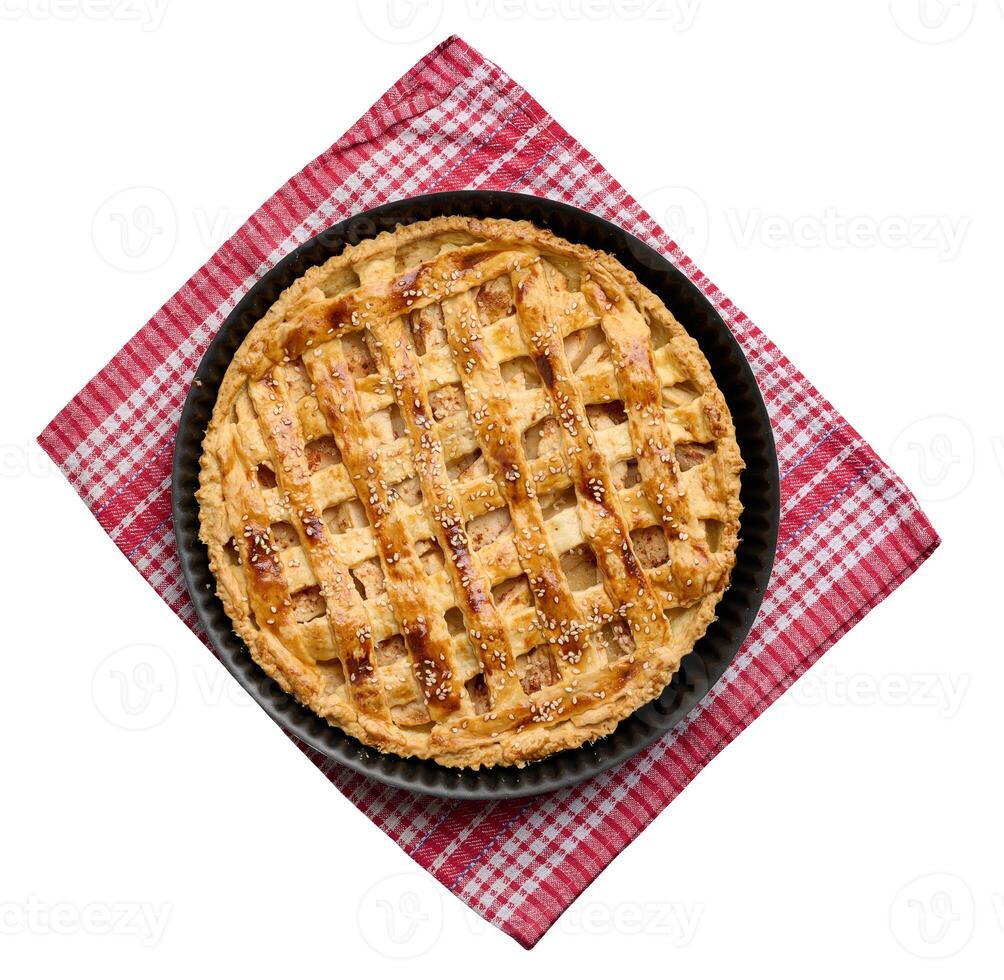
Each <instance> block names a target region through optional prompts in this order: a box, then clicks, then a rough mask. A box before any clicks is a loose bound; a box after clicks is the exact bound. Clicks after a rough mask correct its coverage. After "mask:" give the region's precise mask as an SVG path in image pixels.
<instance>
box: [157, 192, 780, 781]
mask: <svg viewBox="0 0 1004 980" xmlns="http://www.w3.org/2000/svg"><path fill="white" fill-rule="evenodd" d="M449 214H462V215H471V216H476V217H495V218H511V219H516V220H518V219H527V220H529V221H532V222H534V224H536V225H538V226H540V227H543V228H549V229H550V230H551V231H553V232H554V233H555V234H557V235H560V236H561V237H563V238H567V239H568V240H569V241H573V242H582V243H584V244H586V245H590V246H592V247H593V248H597V249H603V250H604V251H607V252H611V253H612V254H614V255H616V256H617V258H618V259H619V260H620V261H621V262H622V263H623V264H624V265H625V266H626V267H627V268H628V269H631V270H632V271H633V272H634V273H635V274H636V275H637V276H638V278H639V280H641V282H642V283H644V284H645V285H646V286H648V287H649V288H650V289H651V290H652V291H653V292H655V293H656V294H657V295H659V296H660V297H661V298H662V299H663V301H664V302H665V303H666V305H667V306H668V307H669V309H670V310H672V312H673V314H674V315H675V316H676V318H677V319H678V320H679V321H680V322H681V323H682V324H683V325H684V327H685V328H686V329H687V331H688V332H689V333H690V334H691V336H693V337H694V338H695V339H696V340H697V342H698V343H699V344H700V346H701V349H702V350H703V351H704V354H705V356H706V357H707V359H708V361H709V363H710V364H711V370H712V373H713V374H714V376H715V380H716V381H717V383H718V386H719V387H720V388H721V390H722V392H723V394H724V395H725V399H726V401H727V402H728V404H729V407H730V409H731V411H732V416H733V418H734V420H735V426H736V437H737V439H738V442H739V448H740V450H741V451H742V455H743V459H744V460H745V461H746V470H745V472H744V474H743V478H742V492H741V499H742V503H743V507H744V510H743V517H742V527H741V531H740V535H741V538H742V541H741V544H740V545H739V551H738V554H737V557H736V566H735V570H734V572H733V575H732V585H731V587H730V588H729V590H728V591H727V592H726V593H725V596H724V597H723V599H722V601H721V603H720V604H719V606H718V610H717V613H718V618H717V620H716V621H715V622H714V623H712V625H711V626H710V627H709V629H708V631H707V634H706V635H705V636H704V637H703V638H702V639H701V640H700V641H698V643H697V645H696V646H695V647H694V650H693V652H692V653H690V654H689V655H688V656H687V657H685V658H684V660H683V663H682V666H681V668H680V670H679V671H678V672H677V674H676V676H674V677H673V679H672V681H671V682H670V683H669V685H668V686H667V687H666V689H665V690H664V691H663V692H662V694H661V695H660V696H659V697H658V698H656V699H655V700H654V701H652V702H650V703H649V704H647V705H645V706H643V707H642V708H639V709H638V710H637V711H635V712H634V714H632V715H631V716H630V717H628V718H626V719H625V720H624V721H622V722H621V723H620V725H619V726H618V727H617V729H616V730H615V731H614V732H613V733H612V734H610V735H608V736H606V737H605V738H602V739H599V740H598V741H596V742H594V743H593V744H591V745H584V746H581V747H580V748H577V749H570V750H568V751H565V752H559V753H556V754H555V755H552V756H550V757H548V758H546V759H543V760H541V761H539V762H534V763H530V764H529V765H527V766H525V767H523V768H522V769H519V768H516V767H514V766H506V767H496V768H494V769H481V770H470V769H462V770H456V769H448V768H446V767H443V766H439V765H437V764H436V763H434V762H429V761H424V760H418V759H403V758H399V757H398V756H394V755H385V754H382V753H380V752H377V751H375V750H373V749H370V748H368V747H367V746H365V745H362V744H361V743H360V742H358V741H357V740H356V739H354V738H351V737H350V736H348V735H346V734H344V733H343V732H342V731H341V730H340V729H338V728H334V727H332V726H331V725H328V724H327V723H326V722H324V721H322V720H321V719H320V718H318V716H317V715H315V714H314V713H313V712H312V711H310V710H309V709H308V708H305V707H303V706H302V705H301V704H299V702H297V701H296V700H295V699H294V698H293V697H292V696H290V695H288V694H286V693H285V692H284V691H283V690H282V689H281V688H280V687H279V685H278V684H276V683H275V682H273V681H272V680H270V679H269V678H268V677H267V676H266V675H265V674H264V672H263V671H262V670H261V668H259V667H258V665H257V664H255V663H254V661H253V660H252V659H251V655H250V653H249V652H248V649H247V647H246V646H245V645H244V643H243V641H242V640H241V639H240V638H239V637H237V636H236V635H235V634H234V632H233V628H232V625H231V623H230V620H229V618H228V617H227V615H226V613H225V612H224V611H223V605H222V603H221V602H220V601H219V599H217V597H216V595H215V587H214V585H215V583H214V581H213V576H212V575H211V573H210V571H209V558H208V555H207V552H206V548H205V546H204V545H203V544H202V543H201V542H200V541H199V515H198V507H197V506H196V503H195V489H196V487H197V486H198V476H199V456H200V454H201V444H202V437H203V433H204V431H205V428H206V426H207V425H208V423H209V419H210V416H211V414H212V411H213V405H214V404H215V402H216V394H217V391H218V389H219V385H220V382H221V381H222V379H223V374H224V372H225V371H226V369H227V366H228V365H229V364H230V361H231V359H232V358H233V355H234V352H235V351H236V350H237V348H238V347H239V346H240V343H241V341H242V340H243V339H244V337H245V336H246V334H247V333H248V331H249V330H250V329H251V327H252V326H254V324H255V323H256V322H257V321H258V320H259V319H260V318H261V317H262V316H263V314H264V313H265V311H266V310H267V309H268V308H269V306H271V304H272V303H273V302H274V301H275V299H276V298H277V297H278V296H279V294H280V293H281V292H282V290H283V289H285V288H286V287H287V286H289V285H290V284H291V283H292V282H293V281H294V280H295V279H298V278H299V277H300V276H302V275H303V274H304V273H305V272H306V271H307V269H309V268H310V267H311V266H315V265H319V264H321V263H322V262H324V261H325V260H326V259H328V258H330V257H331V256H333V255H337V254H338V253H340V252H341V251H342V249H343V248H344V247H345V246H346V245H354V244H357V243H358V242H360V241H362V240H363V239H366V238H372V237H373V236H375V235H376V234H378V233H379V232H381V231H384V230H390V229H393V228H394V227H396V226H397V225H398V224H410V223H411V222H414V221H421V220H425V219H427V218H434V217H438V216H440V215H449ZM196 378H197V379H198V381H199V382H200V383H199V384H197V385H193V386H192V388H191V390H190V391H189V393H188V398H187V400H186V401H185V407H184V410H183V411H182V414H181V423H180V425H179V427H178V436H177V443H176V447H175V454H174V475H173V481H172V508H173V516H174V533H175V537H176V540H177V543H178V552H179V555H180V558H181V564H182V568H183V570H184V575H185V581H186V584H187V585H188V591H189V593H190V594H191V596H192V602H193V603H194V604H195V609H196V612H197V613H198V617H199V621H200V622H201V624H202V626H203V628H204V629H205V631H206V635H207V636H208V638H209V641H210V643H211V644H212V646H213V648H214V649H215V651H216V653H217V655H218V656H219V658H220V659H221V660H222V661H223V663H224V664H225V665H226V666H227V669H228V670H229V671H230V672H231V673H232V674H233V675H234V677H236V678H237V680H238V681H239V682H240V683H241V684H242V685H243V686H244V688H245V689H246V690H247V691H248V692H249V693H250V694H251V695H252V697H254V698H255V699H256V700H257V701H258V703H259V704H260V705H261V706H262V707H263V708H264V709H265V710H266V711H267V712H268V713H269V715H271V717H272V718H273V719H274V720H275V721H276V722H278V723H279V724H280V725H282V726H283V728H285V729H286V730H287V731H288V732H290V733H292V734H293V735H295V736H296V737H297V738H299V739H301V740H302V741H304V742H305V743H307V744H308V745H310V746H311V747H313V748H314V749H316V750H317V751H318V752H321V753H323V754H324V755H325V756H327V757H328V758H330V759H333V760H334V761H335V762H339V763H341V764H342V765H345V766H348V767H349V768H351V769H354V770H356V771H357V772H360V773H363V774H365V775H367V776H370V777H372V778H373V779H377V780H380V781H381V782H383V783H387V784H389V785H391V786H396V787H399V788H402V789H408V790H414V791H416V792H420V793H431V794H434V795H436V796H446V797H452V798H455V799H479V800H488V799H505V798H510V797H518V796H529V795H532V794H536V793H545V792H548V791H550V790H555V789H560V788H562V787H565V786H569V785H571V784H573V783H577V782H579V781H580V780H583V779H588V778H589V777H590V776H595V775H596V774H597V773H600V772H602V771H603V770H605V769H609V768H610V767H612V766H616V765H617V764H618V763H621V762H623V761H624V760H625V759H627V758H628V757H629V756H631V755H633V754H634V753H635V752H638V751H639V750H640V749H643V748H644V747H645V746H647V745H649V744H650V743H651V742H653V741H654V740H655V739H657V738H659V736H661V735H663V734H664V733H666V732H668V731H669V730H670V729H671V728H672V727H673V726H674V725H676V724H677V723H679V722H680V721H681V719H683V718H684V717H685V716H686V715H687V713H688V712H689V711H690V710H691V709H692V708H693V707H694V706H695V705H696V704H697V703H698V702H699V701H700V700H701V698H703V697H704V696H705V695H706V694H707V693H708V691H709V690H710V689H711V687H712V686H713V685H714V683H715V682H716V681H717V680H718V679H719V678H720V677H721V676H722V674H723V673H724V671H725V668H726V667H727V666H728V665H729V663H730V662H731V661H732V658H733V657H734V656H735V654H736V651H737V650H738V649H739V647H740V645H741V644H742V642H743V640H744V639H745V638H746V634H747V633H748V632H749V630H750V627H751V626H752V625H753V620H754V618H755V616H756V613H757V610H758V609H759V608H760V602H761V600H762V598H763V594H764V589H765V588H766V587H767V582H768V580H769V578H770V572H771V567H772V565H773V561H774V551H775V548H776V545H777V529H778V513H779V506H780V500H779V479H778V468H777V456H776V453H775V450H774V437H773V434H772V432H771V427H770V420H769V418H768V416H767V410H766V408H765V406H764V403H763V398H762V397H761V395H760V390H759V388H758V387H757V383H756V380H755V379H754V376H753V372H752V370H751V369H750V366H749V364H748V363H747V361H746V359H745V357H744V356H743V353H742V351H741V349H740V347H739V345H738V343H737V342H736V340H735V338H734V337H733V335H732V333H731V331H730V330H729V328H728V327H727V326H726V325H725V323H724V321H723V320H722V318H721V317H720V316H719V315H718V313H717V312H716V311H715V309H714V307H713V306H712V305H711V303H710V302H709V301H708V300H707V299H706V298H705V297H704V296H703V294H702V293H701V292H700V290H699V289H697V287H696V286H694V285H693V283H691V282H690V280H689V279H687V277H686V276H685V275H684V274H683V273H682V272H680V271H679V270H678V269H676V268H675V267H674V266H673V265H672V264H671V263H670V262H668V261H667V260H666V259H665V258H663V257H662V256H661V255H659V253H658V252H655V251H653V250H652V249H651V248H649V247H648V246H647V245H644V244H642V242H640V241H639V240H638V239H637V238H635V237H634V236H633V235H630V234H628V233H627V232H626V231H624V230H622V229H621V228H618V227H616V226H615V225H613V224H611V223H610V222H608V221H604V220H603V219H602V218H598V217H596V216H595V215H592V214H589V213H587V212H585V211H581V210H579V209H578V208H574V207H571V206H569V205H567V204H562V203H559V202H557V201H551V200H548V199H546V198H538V197H531V196H529V195H526V194H510V193H505V192H501V191H449V192H446V193H442V194H428V195H425V196H422V197H415V198H410V199H408V200H403V201H395V202H392V203H390V204H385V205H382V206H381V207H378V208H374V209H373V210H371V211H366V212H364V213H362V214H358V215H356V216H355V217H353V218H349V219H348V220H346V221H342V222H339V223H338V224H337V225H335V226H334V227H332V228H329V229H328V230H327V231H324V232H322V233H321V234H319V235H317V236H316V237H314V238H312V239H311V240H310V241H308V242H306V243H304V244H303V245H301V246H300V247H299V248H297V249H295V250H294V251H293V252H291V253H290V254H289V255H287V256H286V257H285V258H284V259H282V261H280V262H279V263H278V264H277V265H276V266H275V267H274V268H273V269H271V270H270V271H269V272H267V273H266V274H265V275H264V276H263V277H262V278H261V279H260V280H259V281H258V282H257V283H255V285H254V286H252V287H251V289H249V290H248V293H247V295H246V296H244V298H243V299H241V301H240V302H239V303H238V304H237V306H236V308H235V309H234V311H233V312H232V313H231V314H230V316H228V317H227V319H226V320H225V321H224V323H223V325H222V326H221V327H220V329H219V332H218V333H217V335H216V336H215V337H214V338H213V340H212V342H211V343H210V344H209V348H208V350H207V351H206V354H205V356H204V357H203V359H202V363H201V364H200V365H199V369H198V371H197V372H196Z"/></svg>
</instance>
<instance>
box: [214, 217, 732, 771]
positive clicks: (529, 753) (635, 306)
mask: <svg viewBox="0 0 1004 980" xmlns="http://www.w3.org/2000/svg"><path fill="white" fill-rule="evenodd" d="M742 466H743V464H742V459H741V458H740V455H739V448H738V446H737V445H736V441H735V430H734V428H733V425H732V419H731V417H730V415H729V410H728V407H727V406H726V404H725V401H724V399H723V398H722V395H721V393H720V391H719V390H718V388H717V387H716V385H715V382H714V379H713V378H712V376H711V372H710V370H709V368H708V364H707V361H706V360H705V358H704V356H703V355H702V354H701V352H700V350H699V349H698V346H697V344H696V342H695V341H694V340H693V339H692V338H691V337H690V336H688V335H687V333H686V332H685V331H684V329H683V328H682V327H681V326H680V324H679V323H677V321H676V320H675V319H674V318H673V316H672V314H671V313H670V312H669V311H668V310H667V309H666V307H665V306H664V305H663V303H662V302H661V301H660V300H659V299H658V298H657V297H656V296H655V295H653V294H652V293H651V292H649V290H647V289H645V288H644V287H642V286H641V285H640V284H639V283H638V282H637V280H636V279H635V277H634V276H633V275H632V274H631V273H630V272H628V271H627V270H626V269H625V268H624V267H623V266H622V265H621V264H620V263H619V262H617V261H616V259H614V258H613V257H611V256H609V255H606V254H603V253H600V252H595V251H593V250H592V249H589V248H586V247H584V246H581V245H575V244H570V243H569V242H567V241H564V240H563V239H560V238H557V237H555V236H554V235H552V234H551V233H549V232H547V231H543V230H541V229H539V228H537V227H535V226H533V225H532V224H529V223H527V222H512V221H501V220H500V221H496V220H484V221H479V220H474V219H471V218H463V217H448V218H437V219H435V220H432V221H426V222H420V223H418V224H412V225H406V226H401V227H399V228H397V229H396V230H395V231H393V232H385V233H383V234H381V235H380V236H379V237H377V238H375V239H372V240H370V241H366V242H364V243H362V244H360V245H358V246H355V247H352V248H347V249H346V250H345V251H344V252H343V253H342V254H341V255H339V256H337V257H336V258H333V259H330V260H329V261H328V262H326V263H324V265H321V266H318V267H316V268H313V269H310V270H309V271H308V272H307V273H306V274H305V275H304V276H303V277H302V278H300V279H298V280H297V281H296V282H295V283H294V284H293V285H292V286H290V288H289V289H287V290H286V291H285V292H284V293H283V294H282V296H281V297H280V298H279V299H278V301H277V302H276V303H275V304H274V305H273V307H272V308H271V309H270V310H269V312H268V313H267V314H266V315H265V316H264V317H263V318H262V320H261V321H260V322H259V323H258V324H257V325H256V326H255V327H254V328H253V330H252V331H251V332H250V334H249V335H248V337H247V338H246V340H245V341H244V343H243V344H242V346H241V348H240V349H239V350H238V352H237V354H236V356H235V357H234V360H233V363H232V364H231V365H230V367H229V369H228V371H227V373H226V376H225V378H224V380H223V384H222V387H221V389H220V393H219V397H218V401H217V404H216V408H215V411H214V413H213V417H212V421H211V423H210V425H209V428H208V430H207V432H206V438H205V442H204V443H203V457H202V472H201V480H200V483H201V485H200V489H199V492H198V499H199V503H200V512H201V537H202V540H203V541H204V542H205V543H206V545H207V546H208V549H209V555H210V562H211V567H212V570H213V572H214V574H215V576H216V580H217V587H218V588H217V591H218V594H219V596H220V598H221V599H222V601H223V605H224V607H225V609H226V611H227V614H228V615H229V616H230V617H231V619H232V620H233V623H234V627H235V629H236V630H237V633H238V634H239V635H240V636H241V637H242V638H243V639H244V640H245V642H246V643H247V645H248V647H249V648H250V650H251V653H252V655H253V657H254V659H255V660H256V661H257V662H258V664H260V665H261V667H262V668H263V669H264V670H265V671H266V672H267V673H268V675H269V676H270V677H272V678H274V679H275V680H276V681H277V682H278V683H279V684H280V685H282V687H283V688H284V689H285V690H287V691H289V692H291V693H292V694H294V695H295V696H296V697H297V698H298V699H299V700H300V701H301V702H302V703H303V704H305V705H307V706H309V707H310V708H312V709H313V710H314V711H315V712H316V713H317V714H318V715H320V716H321V717H322V718H325V719H327V720H328V721H329V722H330V723H331V724H333V725H337V726H339V727H340V728H342V729H343V730H345V731H346V732H348V733H349V734H351V735H353V736H355V737H356V738H358V739H360V740H361V741H363V742H365V743H367V744H368V745H371V746H375V747H376V748H378V749H380V750H381V751H384V752H394V753H397V754H400V755H414V756H421V757H423V758H432V759H435V760H436V761H438V762H440V763H443V764H445V765H450V766H473V767H477V766H481V765H488V766H490V765H499V764H511V763H514V764H517V765H519V764H522V763H524V762H526V761H527V760H530V759H537V758H541V757H543V756H546V755H549V754H550V753H552V752H555V751H557V750H559V749H565V748H570V747H573V746H577V745H580V744H581V743H583V742H585V741H587V740H591V739H595V738H597V737H599V736H601V735H604V734H607V733H609V732H611V731H612V730H613V729H614V727H615V726H616V725H617V723H618V722H619V721H620V720H621V719H623V718H624V717H626V716H627V715H628V714H630V713H631V712H632V711H633V710H634V709H636V708H637V707H638V706H639V705H642V704H644V703H645V702H647V701H649V700H651V699H652V698H654V697H656V696H657V695H658V694H659V693H660V692H661V691H662V689H663V687H664V686H665V685H666V684H667V683H668V681H669V679H670V678H671V677H672V675H673V673H674V672H675V670H676V669H677V667H678V666H679V663H680V660H681V658H682V657H683V656H684V655H685V654H687V653H689V652H690V650H691V649H692V648H693V645H694V643H695V641H696V640H697V639H698V638H699V637H700V636H701V635H703V633H704V631H705V629H706V628H707V626H708V624H709V623H710V622H711V621H712V619H713V618H714V610H715V605H716V603H717V602H718V600H719V599H720V598H721V596H722V593H723V591H724V590H725V588H726V586H727V585H728V580H729V575H730V573H731V570H732V567H733V564H734V560H735V550H736V545H737V541H738V537H737V535H738V531H739V515H740V509H741V508H740V504H739V474H740V471H741V470H742Z"/></svg>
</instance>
